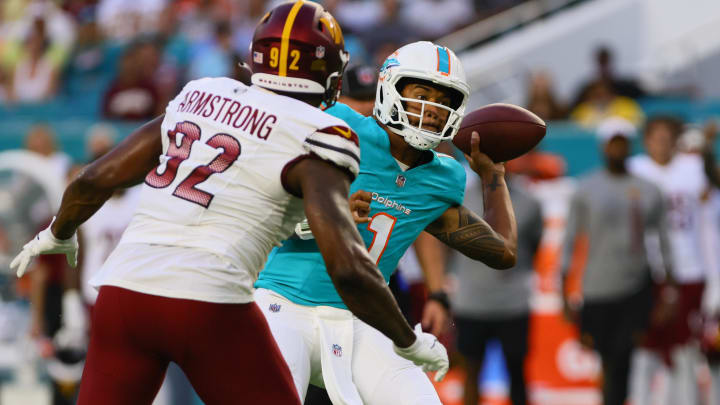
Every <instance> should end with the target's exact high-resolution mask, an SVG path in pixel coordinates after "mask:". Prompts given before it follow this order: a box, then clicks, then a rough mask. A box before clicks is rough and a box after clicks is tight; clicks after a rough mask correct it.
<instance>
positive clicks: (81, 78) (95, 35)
mask: <svg viewBox="0 0 720 405" xmlns="http://www.w3.org/2000/svg"><path fill="white" fill-rule="evenodd" d="M96 11H97V8H96V7H93V6H86V7H84V8H82V9H79V10H78V11H77V17H76V18H77V22H78V31H77V34H78V35H77V42H76V44H75V48H74V49H73V51H72V53H71V54H70V58H69V61H68V66H67V69H66V71H65V76H64V80H63V84H64V86H65V89H66V91H67V92H68V94H69V95H70V96H74V97H82V98H88V97H89V98H92V99H94V100H97V99H99V98H100V97H101V96H102V93H103V91H104V90H105V89H106V87H107V85H108V83H109V82H110V81H111V80H112V78H113V77H114V75H115V70H116V66H117V64H118V62H117V60H118V58H119V53H120V47H119V46H117V45H114V44H112V43H110V42H109V41H106V39H105V37H104V36H103V34H102V31H101V30H100V27H99V26H98V24H97V20H96V15H95V13H96ZM98 104H99V101H95V105H98Z"/></svg>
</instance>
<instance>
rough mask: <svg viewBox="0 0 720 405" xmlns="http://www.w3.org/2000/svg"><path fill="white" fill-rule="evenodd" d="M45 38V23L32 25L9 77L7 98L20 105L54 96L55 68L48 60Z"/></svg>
mask: <svg viewBox="0 0 720 405" xmlns="http://www.w3.org/2000/svg"><path fill="white" fill-rule="evenodd" d="M48 50H49V39H48V37H47V33H46V30H45V20H43V19H41V18H38V19H35V21H34V22H33V24H32V29H31V30H30V32H29V34H28V36H27V37H26V39H25V41H24V46H23V48H22V52H21V54H20V56H19V58H18V61H17V63H16V64H15V66H14V68H13V72H12V75H11V82H12V86H11V91H10V99H11V100H13V101H17V102H20V103H38V102H43V101H47V100H49V99H50V98H51V97H52V96H54V95H55V92H56V90H57V86H58V66H56V65H55V64H54V63H53V61H52V60H51V59H50V56H49V53H48Z"/></svg>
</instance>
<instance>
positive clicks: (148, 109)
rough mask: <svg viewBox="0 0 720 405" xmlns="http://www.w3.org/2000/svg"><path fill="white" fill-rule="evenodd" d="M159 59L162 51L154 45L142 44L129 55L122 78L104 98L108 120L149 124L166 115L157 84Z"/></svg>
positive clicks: (123, 58) (135, 46)
mask: <svg viewBox="0 0 720 405" xmlns="http://www.w3.org/2000/svg"><path fill="white" fill-rule="evenodd" d="M159 58H160V54H159V49H158V47H157V45H156V44H155V43H154V42H152V41H147V40H144V41H138V42H137V43H135V44H133V45H131V46H130V47H129V48H128V49H127V50H126V51H125V53H124V55H123V56H122V59H121V60H120V69H119V72H118V76H117V78H116V79H115V80H114V81H113V82H112V83H111V84H110V88H109V89H108V90H107V92H106V93H105V96H104V97H103V109H102V111H103V115H104V116H105V118H109V119H119V120H147V119H151V118H153V117H155V116H156V115H157V114H159V113H161V112H162V110H161V109H162V105H163V104H161V100H160V97H159V94H158V89H157V86H156V84H155V81H154V78H155V72H156V70H157V67H158V64H159Z"/></svg>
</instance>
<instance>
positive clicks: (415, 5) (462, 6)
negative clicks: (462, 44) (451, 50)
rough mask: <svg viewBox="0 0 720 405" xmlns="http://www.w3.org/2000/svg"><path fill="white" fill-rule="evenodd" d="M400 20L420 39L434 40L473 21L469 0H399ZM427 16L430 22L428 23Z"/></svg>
mask: <svg viewBox="0 0 720 405" xmlns="http://www.w3.org/2000/svg"><path fill="white" fill-rule="evenodd" d="M401 1H402V5H401V7H400V9H399V13H398V14H399V17H400V21H402V22H403V24H404V25H405V26H407V27H412V28H413V29H414V31H415V34H417V35H418V36H419V37H420V38H421V39H427V40H435V39H437V38H439V37H441V36H442V35H445V34H447V33H449V32H452V31H454V30H456V29H458V28H460V27H461V26H463V25H465V24H467V23H469V22H471V21H473V19H474V18H475V10H474V8H473V4H472V1H471V0H401ZM428 16H432V23H430V24H428Z"/></svg>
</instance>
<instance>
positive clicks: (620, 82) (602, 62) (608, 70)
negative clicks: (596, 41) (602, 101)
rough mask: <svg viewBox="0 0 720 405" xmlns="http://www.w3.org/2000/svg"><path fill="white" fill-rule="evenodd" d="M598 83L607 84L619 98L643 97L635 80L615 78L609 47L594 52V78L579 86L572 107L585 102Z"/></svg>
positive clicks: (642, 91) (601, 47)
mask: <svg viewBox="0 0 720 405" xmlns="http://www.w3.org/2000/svg"><path fill="white" fill-rule="evenodd" d="M599 81H602V82H606V83H608V85H609V86H610V88H611V89H612V91H613V92H614V93H615V94H617V95H618V96H621V97H627V98H631V99H637V98H640V97H643V96H645V91H644V90H643V89H642V87H641V86H640V85H639V84H638V83H637V81H636V80H635V79H631V78H620V77H618V76H616V74H615V71H614V66H613V54H612V50H611V49H610V47H608V46H606V45H602V46H600V47H599V48H597V49H596V50H595V76H594V77H593V78H592V79H590V80H589V81H588V82H586V83H585V84H583V85H581V86H580V89H579V90H578V92H577V94H576V95H575V98H574V99H573V103H572V105H573V107H575V106H577V105H578V104H580V103H581V102H582V101H583V100H585V99H586V98H587V94H588V92H589V91H590V90H591V89H592V87H593V86H594V85H595V83H597V82H599Z"/></svg>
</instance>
